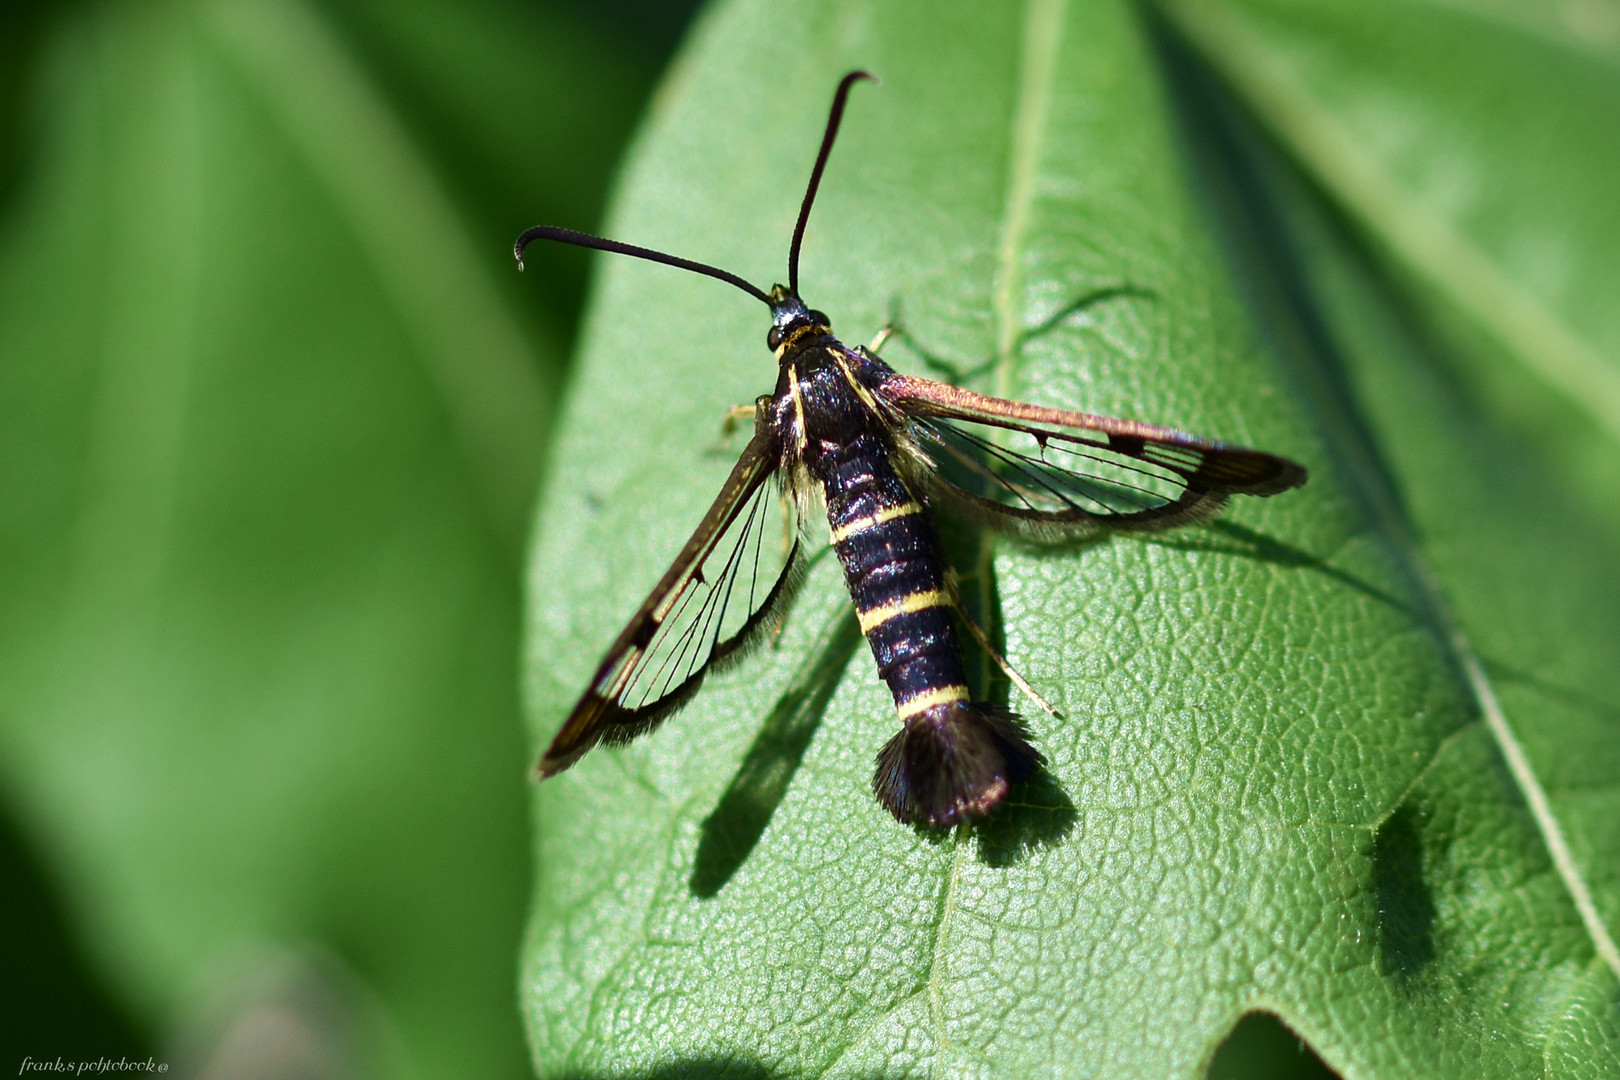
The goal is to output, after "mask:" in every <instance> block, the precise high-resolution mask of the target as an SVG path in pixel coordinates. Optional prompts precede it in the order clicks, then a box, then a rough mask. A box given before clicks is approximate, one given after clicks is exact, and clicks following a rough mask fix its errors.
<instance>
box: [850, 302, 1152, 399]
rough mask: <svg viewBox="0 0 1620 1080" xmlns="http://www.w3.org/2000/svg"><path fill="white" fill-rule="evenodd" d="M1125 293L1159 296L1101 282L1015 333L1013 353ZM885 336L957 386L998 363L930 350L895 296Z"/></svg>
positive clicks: (890, 307) (996, 359)
mask: <svg viewBox="0 0 1620 1080" xmlns="http://www.w3.org/2000/svg"><path fill="white" fill-rule="evenodd" d="M1127 297H1131V298H1137V299H1143V300H1157V299H1158V298H1159V294H1158V293H1156V292H1154V291H1153V290H1152V289H1148V288H1144V287H1143V286H1140V285H1132V284H1129V283H1123V284H1118V285H1103V286H1100V287H1098V288H1095V289H1092V290H1090V291H1088V292H1084V293H1081V294H1080V295H1079V296H1077V297H1075V298H1074V299H1073V300H1070V301H1069V302H1068V303H1067V304H1064V305H1063V306H1062V307H1060V308H1058V309H1057V310H1056V311H1054V312H1052V314H1050V315H1048V316H1047V317H1046V318H1045V319H1043V320H1041V322H1039V323H1037V324H1036V325H1035V326H1031V327H1029V328H1028V329H1026V330H1024V331H1022V332H1021V333H1019V335H1018V337H1017V338H1016V339H1015V340H1014V342H1013V352H1014V353H1015V354H1017V353H1019V352H1021V351H1022V350H1023V348H1024V346H1025V345H1028V344H1029V343H1030V342H1032V341H1035V340H1037V339H1039V338H1043V337H1045V336H1046V335H1047V334H1050V333H1052V332H1053V331H1054V330H1057V329H1058V328H1059V327H1060V326H1062V325H1063V324H1064V323H1065V322H1066V321H1068V320H1069V319H1070V318H1071V317H1073V316H1075V315H1079V314H1082V313H1083V312H1085V311H1087V310H1089V309H1090V308H1093V307H1096V306H1098V305H1100V304H1104V303H1107V302H1108V301H1110V300H1118V299H1123V298H1127ZM889 337H893V338H894V339H895V340H897V341H899V342H901V343H902V344H903V345H904V346H905V347H906V351H908V352H910V353H912V354H913V355H915V356H916V357H917V359H919V360H920V361H922V364H923V366H924V367H926V368H928V369H929V370H930V371H932V372H934V373H935V374H937V375H943V376H945V378H946V379H947V380H948V381H950V382H952V383H954V384H956V385H958V386H963V385H966V384H967V383H969V382H971V381H973V380H974V379H976V378H978V377H979V376H981V375H984V374H986V373H987V372H989V371H990V370H991V369H992V368H994V367H995V366H996V364H998V363H1000V358H999V357H996V356H992V357H990V358H989V359H986V360H976V361H965V360H955V359H951V358H949V357H946V356H944V355H942V354H940V353H937V352H934V351H933V350H932V349H929V348H928V347H926V346H924V345H923V344H922V343H921V342H920V341H918V340H917V339H916V337H914V336H913V335H912V333H911V331H910V330H909V329H907V328H906V325H905V323H904V321H903V319H902V315H901V308H900V298H899V297H892V298H891V299H890V301H889V319H888V326H887V327H886V329H885V331H884V333H883V335H882V338H884V339H886V338H889Z"/></svg>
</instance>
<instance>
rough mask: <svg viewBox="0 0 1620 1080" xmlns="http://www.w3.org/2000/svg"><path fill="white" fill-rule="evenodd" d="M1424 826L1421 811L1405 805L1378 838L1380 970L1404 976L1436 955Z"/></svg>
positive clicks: (1375, 841) (1375, 870)
mask: <svg viewBox="0 0 1620 1080" xmlns="http://www.w3.org/2000/svg"><path fill="white" fill-rule="evenodd" d="M1421 824H1422V822H1421V819H1420V818H1419V816H1418V812H1417V811H1416V810H1414V809H1412V807H1411V806H1410V805H1404V804H1403V805H1402V806H1400V807H1398V808H1397V809H1396V810H1395V812H1394V813H1393V814H1391V815H1390V816H1389V817H1388V818H1387V819H1386V820H1385V821H1384V823H1383V824H1382V825H1380V826H1379V827H1378V832H1377V833H1376V834H1375V835H1374V837H1373V881H1374V884H1375V885H1376V887H1377V889H1378V959H1379V970H1380V971H1381V972H1382V973H1383V974H1385V975H1394V976H1397V977H1400V978H1410V977H1412V976H1414V975H1416V974H1418V973H1419V972H1420V971H1422V970H1423V969H1424V968H1425V967H1427V966H1428V964H1429V961H1431V960H1433V959H1434V918H1435V909H1434V898H1433V896H1431V895H1430V892H1429V883H1428V879H1427V878H1426V877H1425V876H1424V873H1423V836H1422V833H1421V832H1420V831H1419V829H1420V826H1421Z"/></svg>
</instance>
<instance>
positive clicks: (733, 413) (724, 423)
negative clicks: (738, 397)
mask: <svg viewBox="0 0 1620 1080" xmlns="http://www.w3.org/2000/svg"><path fill="white" fill-rule="evenodd" d="M758 415H759V405H758V404H754V405H733V406H732V407H731V408H729V409H727V410H726V415H725V416H724V417H723V418H721V421H720V438H722V439H729V438H731V436H732V435H734V434H735V433H736V431H737V421H739V420H747V421H748V422H749V423H753V422H754V419H755V417H757V416H758Z"/></svg>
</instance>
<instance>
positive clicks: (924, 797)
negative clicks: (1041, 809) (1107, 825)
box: [872, 701, 1046, 828]
mask: <svg viewBox="0 0 1620 1080" xmlns="http://www.w3.org/2000/svg"><path fill="white" fill-rule="evenodd" d="M1027 736H1028V732H1027V731H1025V730H1024V724H1023V721H1021V720H1020V719H1019V718H1018V717H1017V715H1015V714H1013V713H1010V712H1008V711H1007V710H1006V709H1003V708H1001V707H1000V706H997V705H991V704H989V703H988V702H982V701H981V702H974V703H972V704H969V703H968V702H965V701H954V702H950V703H947V704H943V705H936V706H934V707H933V708H931V709H928V710H926V711H924V712H921V713H918V714H917V715H916V716H913V717H912V718H911V719H909V720H907V721H906V722H905V726H904V727H902V728H901V729H900V733H899V734H897V735H896V736H895V737H894V738H892V739H890V740H889V743H888V745H887V746H885V747H884V748H883V749H882V750H881V751H880V752H879V753H878V756H877V772H876V773H874V774H873V776H872V792H873V794H875V795H876V796H877V800H878V802H880V803H882V804H883V805H884V806H885V807H886V808H888V811H889V813H891V814H893V815H894V816H895V817H896V818H897V819H899V820H900V821H901V822H903V823H904V824H907V825H927V826H929V827H931V828H943V827H945V826H949V825H955V824H957V823H958V822H963V821H971V820H973V819H974V818H981V817H984V816H985V815H986V814H988V813H990V812H991V811H992V810H994V809H995V808H996V807H997V806H998V805H1000V804H1001V801H1002V800H1003V799H1004V798H1006V797H1007V792H1008V790H1009V789H1010V788H1011V787H1012V785H1014V784H1016V783H1018V782H1020V781H1022V780H1027V779H1028V778H1029V776H1030V775H1031V774H1032V773H1034V771H1035V770H1036V769H1037V768H1038V767H1039V766H1041V765H1044V764H1046V759H1045V758H1043V757H1041V755H1040V752H1039V751H1038V750H1036V749H1035V748H1034V747H1033V746H1031V745H1029V742H1028V741H1027Z"/></svg>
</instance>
